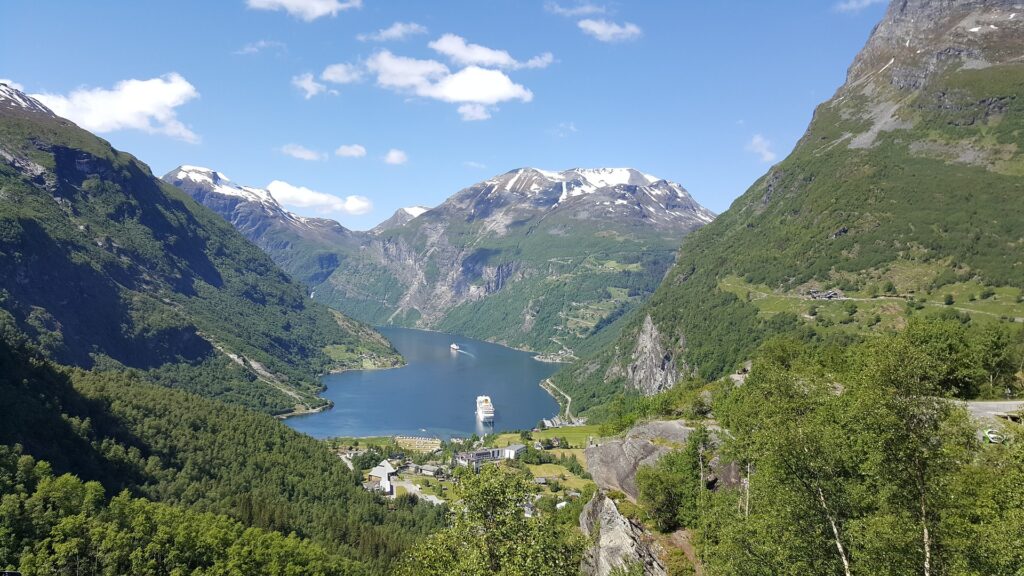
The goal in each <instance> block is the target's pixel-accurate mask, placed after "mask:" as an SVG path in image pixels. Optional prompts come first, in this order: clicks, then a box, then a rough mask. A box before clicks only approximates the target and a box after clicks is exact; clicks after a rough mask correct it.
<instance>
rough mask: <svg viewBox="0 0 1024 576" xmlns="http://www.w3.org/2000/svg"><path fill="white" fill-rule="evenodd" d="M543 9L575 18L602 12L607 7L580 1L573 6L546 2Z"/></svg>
mask: <svg viewBox="0 0 1024 576" xmlns="http://www.w3.org/2000/svg"><path fill="white" fill-rule="evenodd" d="M544 9H545V10H547V11H548V12H551V13H552V14H558V15H559V16H565V17H567V18H575V17H577V16H593V15H594V14H604V13H605V12H606V11H607V9H606V8H605V7H604V6H598V5H596V4H589V3H585V2H584V3H581V4H577V5H575V6H569V7H565V6H561V5H560V4H558V3H557V2H548V3H547V4H545V5H544Z"/></svg>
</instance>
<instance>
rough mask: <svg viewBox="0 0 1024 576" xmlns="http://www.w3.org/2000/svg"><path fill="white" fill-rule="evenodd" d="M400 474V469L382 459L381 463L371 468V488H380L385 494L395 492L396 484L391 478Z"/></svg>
mask: <svg viewBox="0 0 1024 576" xmlns="http://www.w3.org/2000/svg"><path fill="white" fill-rule="evenodd" d="M396 475H398V471H397V470H395V467H394V466H392V465H391V462H388V461H387V460H386V459H385V460H381V461H380V464H378V465H376V466H374V467H373V469H372V470H370V474H369V476H370V481H369V483H368V484H369V486H368V487H369V488H370V489H371V490H380V491H381V492H383V493H385V494H392V493H393V492H394V486H393V485H392V484H391V480H393V479H394V477H395V476H396Z"/></svg>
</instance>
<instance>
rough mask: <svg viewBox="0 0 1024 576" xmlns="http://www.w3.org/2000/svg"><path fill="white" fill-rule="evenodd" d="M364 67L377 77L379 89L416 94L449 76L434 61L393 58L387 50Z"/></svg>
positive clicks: (445, 67)
mask: <svg viewBox="0 0 1024 576" xmlns="http://www.w3.org/2000/svg"><path fill="white" fill-rule="evenodd" d="M366 67H367V69H368V70H370V72H373V73H374V74H376V75H377V84H378V85H380V86H381V87H384V88H392V89H411V90H413V91H416V92H419V91H420V90H424V89H426V88H429V87H430V85H431V82H433V81H434V80H436V79H438V78H442V77H444V76H447V75H448V74H449V70H448V67H447V66H445V65H444V64H441V63H440V62H438V61H436V60H417V59H416V58H406V57H405V56H395V55H394V54H392V53H391V52H389V51H387V50H381V51H380V52H377V53H376V54H374V55H373V56H370V59H369V60H367V61H366Z"/></svg>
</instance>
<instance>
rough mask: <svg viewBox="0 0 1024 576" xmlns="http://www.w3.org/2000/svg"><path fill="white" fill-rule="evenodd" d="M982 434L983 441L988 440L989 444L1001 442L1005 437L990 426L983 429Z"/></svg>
mask: <svg viewBox="0 0 1024 576" xmlns="http://www.w3.org/2000/svg"><path fill="white" fill-rule="evenodd" d="M983 436H984V437H985V442H988V443H989V444H1002V443H1003V440H1005V439H1006V438H1004V437H1003V435H1002V434H1000V433H999V431H998V430H993V429H991V428H989V429H988V430H985V432H984V433H983Z"/></svg>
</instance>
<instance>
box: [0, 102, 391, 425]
mask: <svg viewBox="0 0 1024 576" xmlns="http://www.w3.org/2000/svg"><path fill="white" fill-rule="evenodd" d="M0 322H2V323H5V324H8V325H10V326H13V327H15V328H16V329H17V330H19V331H21V332H23V333H25V334H27V335H28V336H30V337H31V338H32V340H33V341H34V342H36V343H37V344H38V345H39V346H40V348H41V349H42V350H43V351H45V353H46V354H47V355H48V356H49V357H51V358H53V359H54V360H56V361H58V362H61V363H65V364H71V365H76V366H81V367H84V368H90V367H93V366H99V367H112V366H125V367H131V368H138V369H141V370H146V371H148V372H150V373H151V375H152V376H153V377H154V378H155V379H156V380H158V381H161V382H163V383H167V384H170V385H173V386H178V387H182V388H185V389H189V390H192V391H195V392H198V393H200V394H206V395H208V396H212V397H218V398H222V399H225V400H228V401H231V402H234V403H238V404H243V405H247V406H250V407H254V408H258V409H261V410H265V411H270V412H284V411H288V410H291V409H292V408H294V407H296V406H310V405H315V404H317V403H319V402H322V401H320V400H318V399H316V398H315V392H316V390H317V389H318V387H319V385H318V383H317V381H316V377H317V376H318V375H319V374H321V373H323V372H326V371H327V370H329V369H332V368H338V367H341V366H342V364H341V363H340V362H338V361H335V360H332V358H331V357H330V356H329V355H328V354H327V352H326V351H325V348H326V347H328V346H332V347H336V348H334V349H335V350H342V351H345V352H349V353H350V354H349V356H351V357H352V358H355V360H352V361H350V362H349V365H350V366H361V361H359V360H358V358H359V357H360V356H382V357H385V358H386V357H393V356H394V352H393V351H392V350H391V349H390V346H389V345H388V344H387V343H386V342H385V341H383V340H382V339H380V338H379V337H377V336H375V335H374V333H373V332H372V331H370V330H368V329H365V328H363V327H361V326H359V325H358V324H356V323H352V322H349V323H347V324H348V327H347V328H343V327H342V326H340V325H339V323H338V322H336V321H335V320H334V319H333V317H332V316H331V314H330V313H329V312H328V311H327V309H326V308H324V307H323V306H320V305H318V304H315V303H313V302H311V301H310V300H309V299H308V298H307V294H306V293H305V290H304V289H303V288H302V287H300V286H298V285H296V284H294V283H293V282H292V281H291V280H290V279H289V278H288V277H287V276H286V275H285V274H284V273H283V272H281V271H280V270H279V269H278V268H277V267H276V266H275V265H274V263H273V262H272V261H271V260H270V259H269V258H268V257H266V255H264V254H263V253H262V252H261V251H260V250H259V249H257V248H256V247H254V246H252V245H250V244H249V243H248V242H247V241H246V240H245V239H244V238H243V237H242V236H241V235H239V234H238V233H237V232H235V231H234V230H233V229H232V228H231V226H229V225H228V224H226V223H225V222H224V221H223V220H222V219H221V218H220V217H218V216H217V215H215V214H213V213H212V212H210V211H209V210H207V209H205V208H203V207H201V206H199V205H198V204H196V203H195V202H194V201H193V200H192V199H191V198H189V197H188V196H187V195H186V194H183V193H181V192H180V191H178V190H176V189H175V188H173V187H172V186H169V185H166V184H164V183H162V182H161V181H160V180H159V179H156V178H154V177H153V176H152V174H150V172H149V169H148V168H147V167H146V166H145V165H143V164H142V163H141V162H139V161H138V160H136V159H135V158H133V157H132V156H130V155H128V154H125V153H122V152H119V151H117V150H114V149H113V148H111V147H110V145H109V144H107V143H106V142H105V141H103V140H100V139H99V138H96V137H95V136H93V135H92V134H89V133H88V132H86V131H84V130H81V129H79V128H78V127H76V126H74V125H73V124H71V123H70V122H68V121H66V120H63V119H61V118H58V117H56V116H53V115H52V114H50V113H49V112H48V111H46V110H45V109H27V108H19V107H18V106H0ZM228 354H231V355H233V356H234V359H229V356H228ZM335 356H336V357H339V355H337V354H335Z"/></svg>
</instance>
